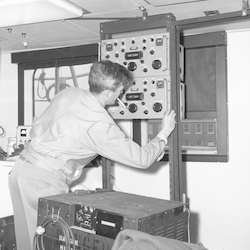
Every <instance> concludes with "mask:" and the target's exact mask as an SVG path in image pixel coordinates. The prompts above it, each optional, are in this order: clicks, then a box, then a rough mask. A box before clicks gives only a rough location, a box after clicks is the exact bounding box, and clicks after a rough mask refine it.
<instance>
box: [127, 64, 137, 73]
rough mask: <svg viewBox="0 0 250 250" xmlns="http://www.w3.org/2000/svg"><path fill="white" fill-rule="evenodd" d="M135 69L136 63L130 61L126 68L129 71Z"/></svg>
mask: <svg viewBox="0 0 250 250" xmlns="http://www.w3.org/2000/svg"><path fill="white" fill-rule="evenodd" d="M136 69H137V65H136V63H135V62H130V63H129V64H128V70H130V71H135V70H136Z"/></svg>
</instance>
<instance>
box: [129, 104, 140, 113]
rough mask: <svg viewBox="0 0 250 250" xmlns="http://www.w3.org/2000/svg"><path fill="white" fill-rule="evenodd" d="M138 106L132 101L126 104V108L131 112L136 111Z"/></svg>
mask: <svg viewBox="0 0 250 250" xmlns="http://www.w3.org/2000/svg"><path fill="white" fill-rule="evenodd" d="M137 109H138V107H137V105H136V104H134V103H132V104H130V105H129V106H128V110H129V111H130V112H131V113H135V112H136V111H137Z"/></svg>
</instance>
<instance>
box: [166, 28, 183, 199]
mask: <svg viewBox="0 0 250 250" xmlns="http://www.w3.org/2000/svg"><path fill="white" fill-rule="evenodd" d="M170 29H171V31H170V32H171V33H170V47H171V49H170V62H171V109H173V110H175V112H176V122H177V123H176V128H175V130H174V131H173V133H172V135H171V138H170V147H169V178H170V199H171V200H173V201H181V200H182V198H181V197H182V192H183V190H181V189H182V188H181V185H182V184H181V176H182V174H181V171H182V152H181V145H180V139H179V129H180V61H179V39H180V38H179V33H178V32H177V28H176V26H175V25H170Z"/></svg>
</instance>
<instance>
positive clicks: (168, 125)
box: [159, 110, 176, 139]
mask: <svg viewBox="0 0 250 250" xmlns="http://www.w3.org/2000/svg"><path fill="white" fill-rule="evenodd" d="M175 116H176V114H175V111H174V110H171V111H166V113H165V114H164V117H163V118H162V122H161V131H160V132H159V134H161V135H163V136H164V137H165V138H166V139H167V138H168V137H169V135H170V134H171V133H172V132H173V130H174V128H175V123H176V121H175Z"/></svg>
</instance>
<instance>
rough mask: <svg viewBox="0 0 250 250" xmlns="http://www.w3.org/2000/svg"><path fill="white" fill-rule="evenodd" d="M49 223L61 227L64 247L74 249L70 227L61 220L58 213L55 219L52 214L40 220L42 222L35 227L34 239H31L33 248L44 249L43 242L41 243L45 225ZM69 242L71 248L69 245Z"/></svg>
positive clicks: (36, 249) (73, 239) (35, 249)
mask: <svg viewBox="0 0 250 250" xmlns="http://www.w3.org/2000/svg"><path fill="white" fill-rule="evenodd" d="M50 223H56V224H58V225H59V226H60V227H61V228H62V231H63V234H64V236H65V249H66V250H71V249H73V250H75V238H74V235H73V233H72V230H71V228H70V227H69V225H68V224H67V223H66V221H65V220H63V219H62V218H61V217H60V216H59V215H58V216H57V218H56V220H55V219H54V216H53V214H52V215H49V216H48V217H46V219H45V220H44V221H43V222H42V224H41V225H40V226H38V227H37V229H36V232H35V236H34V240H33V250H41V249H42V250H45V247H44V243H43V236H44V232H45V227H46V226H47V225H48V224H50ZM71 244H72V246H73V248H71V247H70V245H71ZM40 246H41V247H40Z"/></svg>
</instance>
